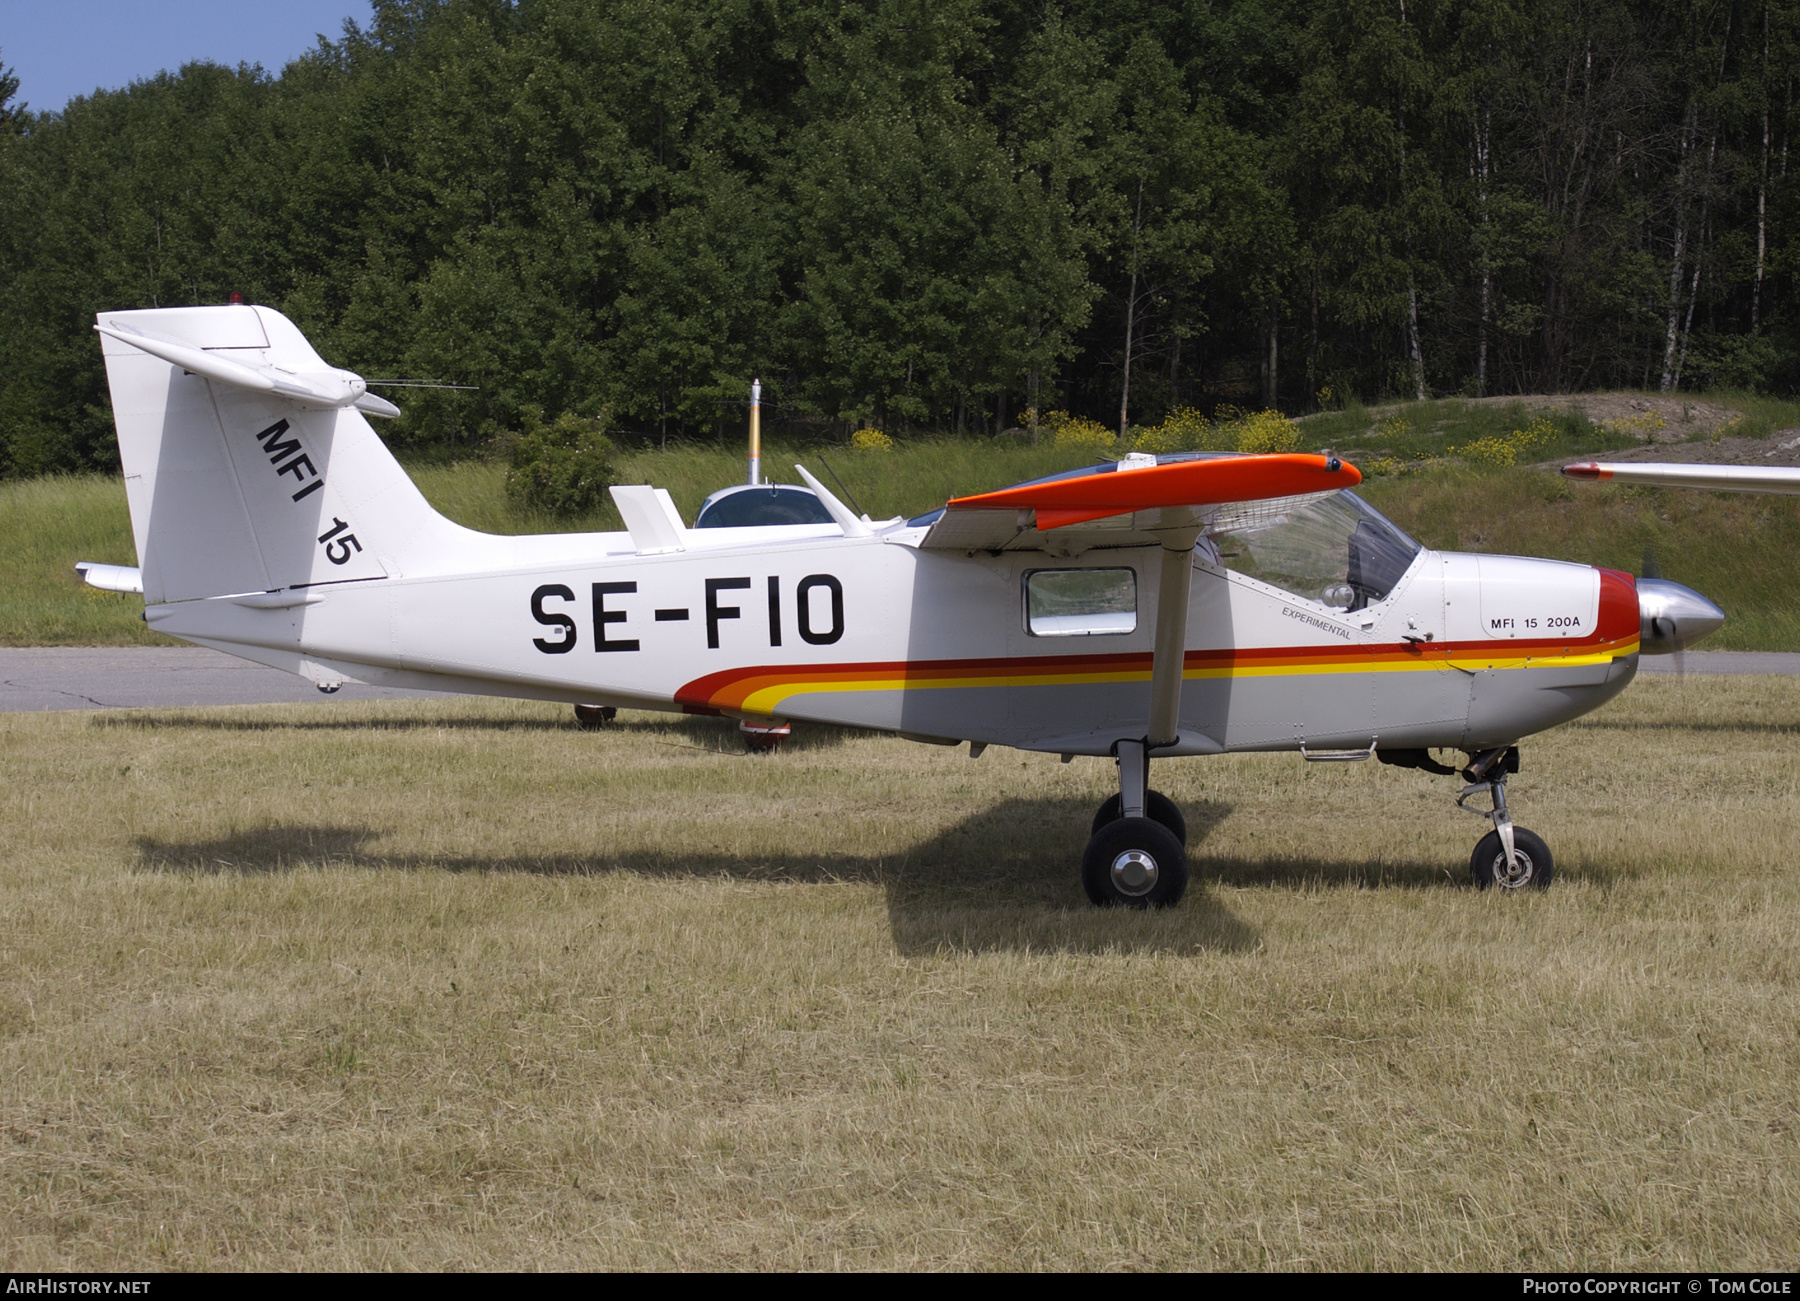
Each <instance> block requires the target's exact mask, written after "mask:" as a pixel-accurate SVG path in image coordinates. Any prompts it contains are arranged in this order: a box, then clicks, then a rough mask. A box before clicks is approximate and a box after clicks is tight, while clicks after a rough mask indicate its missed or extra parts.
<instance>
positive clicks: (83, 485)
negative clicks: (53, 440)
mask: <svg viewBox="0 0 1800 1301" xmlns="http://www.w3.org/2000/svg"><path fill="white" fill-rule="evenodd" d="M78 560H95V561H99V562H100V563H101V564H109V565H135V564H137V548H136V547H135V546H134V545H133V543H132V540H131V515H130V512H129V511H127V510H126V507H125V483H124V480H122V479H118V478H114V477H111V476H108V475H97V474H94V475H52V476H50V477H47V478H43V479H20V480H13V481H10V482H7V483H0V645H6V646H175V645H179V644H180V643H178V642H175V641H172V640H171V639H170V638H167V637H160V636H158V635H157V634H155V633H153V632H151V631H150V629H149V628H148V627H147V626H145V624H144V621H143V620H142V619H141V618H139V615H141V614H142V613H143V609H144V602H143V600H142V598H140V597H136V596H127V595H124V594H122V593H118V592H102V591H99V590H97V589H95V588H92V587H89V586H88V585H87V584H86V583H84V582H82V581H81V578H80V576H79V575H77V574H76V572H75V562H76V561H78Z"/></svg>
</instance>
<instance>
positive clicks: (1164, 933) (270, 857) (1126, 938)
mask: <svg viewBox="0 0 1800 1301" xmlns="http://www.w3.org/2000/svg"><path fill="white" fill-rule="evenodd" d="M1232 812H1233V806H1232V805H1230V804H1228V803H1223V802H1196V803H1194V804H1191V805H1190V806H1189V807H1188V809H1187V818H1188V844H1189V852H1190V853H1191V854H1192V855H1193V859H1192V861H1193V866H1194V869H1195V876H1196V879H1195V882H1194V884H1193V885H1192V886H1191V887H1190V888H1189V890H1188V893H1187V897H1186V898H1185V899H1184V900H1183V901H1182V903H1181V904H1180V906H1179V907H1177V908H1174V909H1170V910H1168V911H1167V912H1160V913H1151V914H1148V915H1146V914H1144V913H1138V912H1129V911H1124V910H1110V909H1107V910H1103V909H1095V908H1093V907H1091V906H1090V905H1089V904H1088V902H1087V900H1086V899H1085V897H1084V896H1083V895H1082V892H1081V886H1080V882H1079V880H1078V878H1077V872H1076V868H1077V854H1078V852H1079V846H1080V843H1081V840H1082V838H1083V836H1084V835H1085V831H1086V826H1087V821H1088V819H1089V817H1090V816H1091V810H1090V809H1088V807H1087V806H1086V804H1084V803H1079V802H1077V801H1072V800H1054V799H1009V800H1002V801H1000V802H999V803H997V804H995V805H993V806H992V807H990V808H988V809H985V810H983V811H981V812H979V813H976V814H974V815H972V816H970V817H968V818H965V819H963V820H962V821H961V822H958V823H956V824H954V825H952V826H950V827H947V828H945V829H944V830H943V831H942V832H940V833H939V834H938V835H936V836H934V837H932V838H931V839H929V840H926V841H922V842H920V843H918V844H914V845H910V846H905V847H901V848H898V849H895V850H894V851H893V852H891V853H873V854H857V853H850V852H839V853H828V854H817V853H813V854H807V853H794V854H779V853H777V854H762V855H758V854H753V853H752V854H743V853H729V852H724V851H710V852H701V853H687V854H671V853H663V852H656V851H633V850H622V851H617V852H599V853H594V854H518V855H495V856H482V855H471V856H457V855H450V856H425V855H411V854H391V853H385V852H382V851H381V850H379V849H377V848H374V846H375V845H376V844H377V843H378V842H379V841H380V839H381V838H382V834H383V833H382V832H381V831H380V830H378V829H375V828H366V827H354V826H334V825H329V824H300V825H288V826H274V827H267V828H262V829H259V830H252V831H246V832H240V833H237V834H234V835H231V836H225V837H221V838H219V839H216V840H204V841H173V840H160V839H156V838H153V837H141V838H140V839H139V840H138V842H137V851H138V863H139V866H140V867H141V868H142V869H144V870H147V871H157V872H177V873H185V874H194V875H205V874H216V873H241V874H245V875H253V874H257V873H279V872H295V871H307V870H314V869H318V868H321V867H357V868H367V869H373V870H394V871H409V870H421V869H433V870H440V871H448V872H493V873H506V872H520V873H530V874H533V875H541V876H565V875H568V876H601V875H606V874H609V873H630V874H635V875H637V876H639V877H645V878H669V879H676V878H683V877H686V878H720V879H723V878H730V879H735V880H751V881H770V882H791V883H794V884H826V883H832V882H862V883H866V884H874V885H880V886H881V887H882V888H883V890H884V891H885V893H886V898H887V909H888V920H889V925H890V928H891V930H892V933H893V937H894V943H895V945H896V947H897V948H898V949H899V950H900V951H901V952H902V953H907V954H923V953H933V952H942V951H952V952H967V953H976V952H1024V951H1039V952H1105V951H1115V952H1116V951H1132V952H1165V953H1180V952H1198V951H1202V950H1214V951H1224V952H1240V951H1245V950H1249V949H1254V948H1256V947H1257V946H1258V945H1259V943H1260V936H1259V935H1258V933H1257V932H1256V930H1255V928H1254V927H1252V926H1251V925H1249V924H1248V923H1246V922H1245V921H1244V920H1243V919H1242V918H1240V917H1238V916H1237V915H1236V914H1235V913H1234V912H1233V911H1232V910H1231V908H1230V907H1229V906H1228V904H1227V903H1226V901H1225V899H1224V898H1223V897H1222V896H1221V895H1220V894H1219V893H1218V892H1217V891H1215V890H1212V889H1209V888H1208V886H1209V884H1210V883H1212V882H1215V881H1217V882H1221V883H1223V884H1227V885H1231V886H1238V887H1245V888H1251V889H1256V888H1269V887H1276V888H1285V889H1295V888H1299V889H1306V888H1334V887H1336V888H1343V887H1350V888H1384V889H1419V888H1437V889H1441V888H1456V889H1466V888H1467V886H1466V884H1465V883H1464V882H1463V880H1462V879H1461V876H1460V875H1459V874H1455V873H1453V872H1451V871H1450V870H1448V867H1447V865H1445V864H1442V863H1436V862H1432V863H1425V862H1419V863H1398V864H1396V863H1378V864H1377V863H1369V862H1366V861H1359V860H1356V859H1349V858H1345V859H1336V860H1332V859H1327V858H1324V857H1321V858H1318V859H1310V860H1286V859H1243V858H1231V859H1225V860H1212V859H1209V858H1208V857H1207V856H1206V849H1205V842H1206V840H1207V839H1208V837H1209V836H1210V835H1211V834H1212V832H1213V830H1214V829H1215V828H1217V827H1218V826H1219V825H1220V824H1221V823H1223V822H1224V820H1225V819H1226V818H1227V817H1229V816H1231V814H1232ZM847 838H849V839H854V838H855V832H854V831H853V830H852V831H851V832H850V835H849V836H848V837H847Z"/></svg>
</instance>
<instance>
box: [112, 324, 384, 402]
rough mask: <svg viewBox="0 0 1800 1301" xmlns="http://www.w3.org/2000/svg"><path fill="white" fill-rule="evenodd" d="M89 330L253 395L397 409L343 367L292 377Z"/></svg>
mask: <svg viewBox="0 0 1800 1301" xmlns="http://www.w3.org/2000/svg"><path fill="white" fill-rule="evenodd" d="M94 328H95V329H96V330H98V331H100V333H101V334H104V335H106V336H107V337H108V338H110V339H117V340H118V341H119V342H120V343H127V344H130V345H131V346H132V347H134V348H137V349H140V350H141V351H143V352H147V353H149V354H150V355H151V356H152V357H158V358H161V359H162V360H163V361H166V362H168V363H169V364H170V365H171V366H179V367H181V368H182V369H183V370H185V371H188V372H190V373H192V374H195V375H199V376H201V377H203V378H205V379H210V380H216V381H218V382H219V383H221V384H231V385H234V386H236V387H237V388H241V389H249V390H251V391H252V392H257V393H270V394H276V395H278V396H281V397H285V398H291V399H293V400H295V401H297V402H303V403H305V404H307V405H308V406H321V407H355V408H356V409H357V410H358V411H361V412H362V413H363V414H364V415H371V416H381V417H383V418H386V419H392V418H393V417H395V416H397V415H399V414H400V409H399V408H398V407H396V406H395V405H394V404H393V403H391V402H388V401H386V400H384V399H382V398H378V397H376V396H375V395H374V394H372V393H370V392H369V391H368V385H367V384H365V383H363V380H362V376H360V375H355V374H352V373H351V372H350V371H347V370H337V369H335V368H334V369H331V370H326V371H322V372H318V373H315V374H307V375H296V374H292V373H290V372H288V371H285V370H281V369H280V368H278V367H275V366H265V365H254V364H247V363H245V362H241V361H232V360H230V359H229V358H226V357H221V356H219V355H218V354H217V353H215V352H209V351H207V350H206V349H204V348H195V347H191V346H189V345H188V344H185V343H177V342H176V341H175V340H173V339H163V338H158V337H157V336H156V335H153V334H147V333H145V332H144V331H142V330H139V329H136V328H134V327H132V326H129V325H125V324H123V323H114V324H112V325H96V326H95V327H94Z"/></svg>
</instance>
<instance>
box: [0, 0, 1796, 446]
mask: <svg viewBox="0 0 1800 1301" xmlns="http://www.w3.org/2000/svg"><path fill="white" fill-rule="evenodd" d="M1797 53H1800V0H1711V2H1692V0H1212V2H1211V3H1207V2H1206V0H1186V2H1185V3H1183V2H1170V3H1150V2H1147V0H1068V2H1067V3H1064V4H1061V5H1050V4H1044V3H1022V2H1017V0H839V2H836V3H821V2H818V0H515V2H513V3H507V2H506V0H382V2H381V3H376V4H374V5H373V6H372V9H371V12H370V14H369V15H368V17H367V18H366V20H364V21H363V22H361V23H360V24H352V25H350V26H347V27H346V29H345V31H344V33H343V34H342V36H341V37H340V38H339V39H337V40H335V41H322V42H321V43H320V45H319V47H318V48H317V49H315V50H312V51H310V52H308V53H306V54H304V55H303V56H302V57H300V58H298V59H297V60H296V61H294V62H293V63H291V64H289V65H288V66H287V67H286V68H285V69H283V70H282V71H281V72H280V74H279V75H271V74H268V73H265V72H263V71H262V70H259V69H253V68H238V69H235V70H233V69H227V68H222V67H219V66H216V65H211V64H190V65H188V66H187V67H185V68H183V69H182V70H181V71H180V72H179V73H178V74H166V75H162V76H159V77H156V78H154V79H151V80H148V81H142V82H138V83H136V84H134V85H132V86H130V87H129V88H126V89H123V90H117V91H104V92H99V93H96V94H94V95H91V96H87V97H82V98H78V99H75V100H73V101H71V102H70V103H69V104H68V105H66V106H64V107H62V108H61V109H59V110H56V111H50V112H42V111H34V110H33V109H31V108H30V107H29V106H22V105H20V104H18V103H17V94H16V92H17V84H18V83H17V81H16V79H12V78H9V77H7V76H6V75H5V70H4V68H3V67H0V213H3V214H4V216H3V219H0V472H4V473H10V474H26V473H35V472H41V471H45V470H54V469H71V468H79V467H89V466H106V465H109V464H113V463H114V462H115V452H114V450H113V440H112V432H111V421H110V415H109V412H108V406H107V399H106V390H105V378H104V373H103V371H102V369H101V365H100V353H99V348H98V345H97V344H96V342H95V338H94V335H93V333H92V330H91V328H90V327H91V324H92V320H93V313H94V312H95V311H97V310H100V309H106V308H121V307H153V306H171V305H180V304H189V303H218V302H224V301H226V299H227V297H228V295H230V294H231V293H233V292H237V293H241V294H242V295H243V296H244V298H245V299H246V300H248V301H251V302H262V303H268V304H271V305H274V306H276V307H279V308H280V309H281V310H282V311H284V312H286V313H287V314H288V315H289V316H291V317H292V318H293V319H294V320H295V321H296V322H297V323H299V324H300V326H301V327H302V328H303V329H304V330H306V331H307V332H308V333H309V334H310V335H311V336H312V337H313V339H314V341H315V342H316V344H317V345H318V346H319V348H320V351H321V352H322V353H323V354H324V355H325V356H326V357H327V358H328V359H329V360H330V361H332V362H333V363H335V364H339V365H344V366H349V367H352V368H354V369H356V370H357V371H359V372H360V373H362V374H363V375H365V376H367V377H369V378H371V379H381V378H387V379H397V378H407V379H416V380H438V381H451V382H456V383H460V384H467V385H475V386H478V391H476V392H472V393H471V392H453V391H444V390H434V389H416V390H408V391H405V392H404V394H402V393H401V392H399V391H389V392H390V396H397V397H402V398H403V405H404V406H405V408H406V414H405V416H404V417H403V418H402V419H401V420H400V421H397V422H395V423H394V424H393V425H389V426H385V427H384V429H383V433H384V434H386V435H388V436H389V437H390V438H391V439H392V440H393V441H396V442H401V443H409V442H410V443H414V444H419V443H428V442H443V441H449V440H479V439H484V438H488V437H491V436H492V435H493V434H495V433H497V432H500V431H504V430H509V429H516V428H518V427H520V424H521V422H523V421H530V420H534V419H536V418H538V417H540V416H541V417H542V418H545V419H553V418H555V417H556V416H558V415H560V414H562V413H565V412H570V411H573V412H577V413H581V414H590V415H591V414H598V413H599V412H600V411H602V410H603V409H606V408H610V411H611V418H612V423H613V428H614V429H615V431H620V432H622V433H623V434H624V435H625V436H627V437H629V436H633V435H635V436H639V437H654V438H668V437H680V436H695V435H701V434H711V433H713V432H715V431H719V430H722V429H725V428H730V429H732V430H736V429H737V428H739V427H740V425H741V421H742V407H743V403H744V399H745V394H746V390H747V387H748V384H749V380H750V378H751V376H752V375H759V376H760V377H761V378H762V381H763V385H764V393H765V400H766V401H767V402H768V403H769V405H770V407H771V408H772V414H773V415H774V416H775V417H776V418H777V419H780V420H786V421H788V422H790V423H792V424H805V423H808V422H810V423H811V424H812V425H813V427H815V428H817V429H819V430H821V431H824V430H830V429H835V430H837V431H845V430H847V429H849V428H852V427H856V426H861V425H864V424H871V423H872V424H874V425H877V426H879V427H881V428H884V429H887V430H889V431H890V432H893V433H904V432H905V431H907V430H910V429H921V428H938V429H956V430H963V431H977V430H986V431H997V430H1000V429H1003V428H1005V427H1008V426H1012V425H1015V424H1017V423H1019V422H1020V421H1021V420H1022V419H1024V418H1025V417H1024V416H1023V414H1022V413H1023V412H1025V411H1026V410H1027V409H1031V408H1035V409H1037V410H1040V411H1048V410H1051V409H1053V408H1060V409H1065V410H1069V411H1073V412H1076V413H1078V414H1082V415H1086V416H1090V417H1092V418H1095V419H1097V420H1100V421H1101V422H1103V423H1105V424H1107V425H1108V426H1111V427H1118V426H1119V425H1121V424H1122V423H1127V422H1128V423H1131V424H1149V423H1153V422H1155V421H1156V420H1158V419H1160V418H1161V417H1162V416H1163V415H1164V414H1166V413H1167V412H1168V411H1170V410H1172V409H1174V408H1177V407H1181V406H1195V407H1199V408H1202V409H1209V408H1211V407H1213V406H1215V405H1217V404H1220V403H1225V402H1229V403H1233V404H1236V405H1241V406H1248V405H1263V404H1268V405H1277V406H1279V407H1281V408H1282V409H1284V410H1288V411H1297V410H1303V409H1307V408H1309V407H1312V406H1314V405H1316V404H1318V403H1319V402H1321V401H1323V402H1326V403H1329V402H1331V401H1334V400H1342V399H1343V398H1344V397H1346V396H1349V395H1356V396H1359V397H1362V398H1364V399H1371V398H1375V397H1381V396H1388V395H1397V396H1424V395H1446V394H1469V395H1477V394H1504V393H1508V392H1523V391H1564V390H1577V389H1591V388H1596V387H1612V386H1626V387H1633V388H1638V387H1647V388H1652V389H1657V388H1662V389H1674V388H1681V387H1701V386H1716V385H1724V386H1735V387H1746V388H1757V389H1764V390H1777V391H1789V390H1792V389H1793V388H1794V387H1795V386H1796V385H1797V384H1800V364H1797V362H1796V348H1795V343H1796V336H1797V334H1800V242H1797V240H1796V233H1795V230H1794V213H1795V202H1794V199H1795V187H1796V185H1800V160H1796V163H1795V168H1794V174H1793V175H1790V167H1789V146H1790V137H1791V134H1792V127H1793V125H1794V121H1795V111H1794V109H1795V106H1794V72H1793V69H1794V67H1795V65H1796V54H1797Z"/></svg>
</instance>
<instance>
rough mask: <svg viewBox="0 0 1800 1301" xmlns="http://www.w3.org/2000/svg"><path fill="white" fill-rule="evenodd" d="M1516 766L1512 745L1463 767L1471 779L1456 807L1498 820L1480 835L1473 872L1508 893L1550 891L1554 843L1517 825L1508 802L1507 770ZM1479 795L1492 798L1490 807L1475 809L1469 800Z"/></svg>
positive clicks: (1481, 885)
mask: <svg viewBox="0 0 1800 1301" xmlns="http://www.w3.org/2000/svg"><path fill="white" fill-rule="evenodd" d="M1518 770H1519V765H1518V752H1517V751H1516V750H1514V749H1512V748H1511V747H1510V746H1502V747H1500V748H1499V749H1496V750H1489V751H1487V752H1485V753H1483V754H1480V755H1478V756H1476V758H1475V761H1474V762H1473V763H1471V764H1470V765H1469V766H1468V767H1467V768H1466V769H1464V770H1463V775H1464V776H1465V777H1467V778H1468V779H1469V783H1470V784H1469V785H1467V786H1465V787H1463V789H1462V793H1461V794H1460V795H1458V796H1457V797H1456V807H1457V808H1459V809H1463V810H1465V811H1466V812H1469V813H1473V814H1475V815H1476V816H1477V817H1482V818H1486V819H1488V820H1489V821H1490V822H1492V823H1493V824H1494V829H1493V830H1492V831H1490V832H1488V833H1487V835H1485V836H1483V837H1482V838H1481V840H1480V841H1479V842H1478V843H1477V844H1476V846H1475V852H1474V854H1472V855H1471V856H1470V858H1469V872H1470V874H1471V875H1472V876H1473V877H1474V878H1475V884H1476V886H1477V887H1478V888H1480V889H1482V890H1485V889H1487V888H1488V887H1489V886H1494V887H1495V888H1496V889H1499V890H1503V891H1506V892H1508V893H1511V892H1513V891H1516V890H1548V889H1549V888H1550V880H1551V877H1552V876H1554V875H1555V872H1556V864H1555V862H1554V861H1553V860H1552V859H1551V857H1550V846H1548V845H1546V844H1545V843H1544V841H1543V838H1542V837H1540V836H1539V835H1538V834H1537V833H1536V832H1533V831H1527V830H1526V829H1525V828H1524V827H1517V826H1514V825H1513V820H1512V814H1511V812H1510V811H1508V809H1507V807H1506V777H1507V773H1508V772H1509V771H1510V772H1517V771H1518ZM1481 794H1486V795H1488V796H1489V797H1490V798H1491V799H1492V801H1493V809H1492V811H1491V812H1484V811H1483V810H1481V809H1471V808H1469V807H1468V805H1467V804H1466V803H1465V801H1467V800H1469V799H1471V798H1472V797H1474V796H1476V795H1481Z"/></svg>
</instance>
